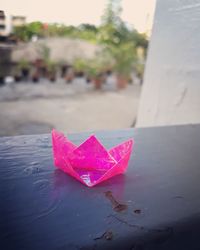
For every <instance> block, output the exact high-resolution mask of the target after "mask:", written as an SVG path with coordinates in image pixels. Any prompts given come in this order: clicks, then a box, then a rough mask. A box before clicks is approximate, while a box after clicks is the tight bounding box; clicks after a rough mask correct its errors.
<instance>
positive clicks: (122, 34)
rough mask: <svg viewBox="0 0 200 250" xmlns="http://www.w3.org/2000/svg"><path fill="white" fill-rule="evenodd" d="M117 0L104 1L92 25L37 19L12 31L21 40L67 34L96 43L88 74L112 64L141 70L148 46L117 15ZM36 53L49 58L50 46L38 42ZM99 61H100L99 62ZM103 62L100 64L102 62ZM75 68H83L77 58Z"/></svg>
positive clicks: (126, 70)
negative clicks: (139, 50) (95, 55)
mask: <svg viewBox="0 0 200 250" xmlns="http://www.w3.org/2000/svg"><path fill="white" fill-rule="evenodd" d="M120 2H121V0H108V4H107V6H106V8H105V10H104V13H103V15H102V18H101V25H100V26H99V27H96V26H95V25H91V24H87V23H84V24H81V25H79V26H78V27H75V26H72V25H71V26H66V25H64V24H57V23H54V24H48V26H46V27H45V26H44V24H42V23H41V22H32V23H29V24H26V25H23V26H20V27H16V28H15V30H14V34H15V35H16V36H17V37H18V38H19V39H20V40H22V41H29V40H30V39H31V38H32V36H33V35H37V36H38V37H56V36H57V37H70V38H77V39H83V40H87V41H90V42H92V43H97V44H100V45H101V47H103V51H102V52H101V54H100V55H98V59H97V58H94V60H90V61H87V63H88V64H89V68H88V69H87V70H88V72H90V73H89V74H91V75H97V74H98V73H97V72H99V71H101V70H102V67H103V66H104V68H105V69H106V68H114V69H115V70H116V71H117V72H118V73H120V74H123V75H128V74H130V71H131V70H132V69H133V67H134V68H135V69H136V71H138V74H139V75H141V74H143V68H144V66H143V65H144V63H143V62H144V60H145V57H146V51H147V47H148V40H147V37H146V36H145V34H140V33H138V32H137V30H135V29H134V28H131V27H129V26H127V24H126V23H125V22H124V21H123V20H122V19H121V17H120V14H121V12H122V9H121V6H120ZM140 47H141V48H142V49H143V51H144V53H143V54H142V57H143V58H141V56H140V57H139V56H138V55H137V53H136V51H137V48H140ZM38 49H39V53H40V54H41V55H42V58H43V60H44V61H45V62H48V61H49V60H50V50H49V48H48V47H46V46H45V45H40V48H38ZM102 62H103V63H102ZM102 65H103V66H102ZM74 67H75V68H76V69H77V71H84V70H85V67H86V66H85V62H83V60H82V59H77V60H75V62H74Z"/></svg>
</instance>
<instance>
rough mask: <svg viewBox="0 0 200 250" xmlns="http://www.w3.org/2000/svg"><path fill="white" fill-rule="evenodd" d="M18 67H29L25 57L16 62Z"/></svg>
mask: <svg viewBox="0 0 200 250" xmlns="http://www.w3.org/2000/svg"><path fill="white" fill-rule="evenodd" d="M18 68H19V69H29V68H30V63H29V62H28V61H27V60H26V59H24V58H23V59H21V60H20V61H19V64H18Z"/></svg>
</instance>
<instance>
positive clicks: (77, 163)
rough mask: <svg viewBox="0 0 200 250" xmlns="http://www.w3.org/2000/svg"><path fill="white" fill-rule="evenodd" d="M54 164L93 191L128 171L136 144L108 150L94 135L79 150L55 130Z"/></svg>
mask: <svg viewBox="0 0 200 250" xmlns="http://www.w3.org/2000/svg"><path fill="white" fill-rule="evenodd" d="M52 144H53V155H54V164H55V166H57V167H58V168H60V169H61V170H63V171H64V172H66V173H67V174H69V175H71V176H73V177H74V178H76V179H77V180H78V181H80V182H82V183H83V184H85V185H86V186H88V187H93V186H95V185H97V184H98V183H100V182H102V181H105V180H107V179H109V178H111V177H113V176H115V175H118V174H121V173H124V171H125V170H126V169H127V167H128V161H129V158H130V155H131V151H132V146H133V140H132V139H130V140H128V141H125V142H124V143H122V144H120V145H118V146H116V147H114V148H112V149H110V150H106V149H105V148H104V146H103V145H102V144H101V143H100V142H99V141H98V139H97V138H96V137H95V136H94V135H92V136H90V137H89V138H88V139H87V140H86V141H84V142H83V143H82V144H81V145H80V146H78V147H77V146H76V145H74V144H73V143H72V142H71V141H69V140H68V139H67V138H66V137H65V136H64V134H62V133H60V132H58V131H56V130H52Z"/></svg>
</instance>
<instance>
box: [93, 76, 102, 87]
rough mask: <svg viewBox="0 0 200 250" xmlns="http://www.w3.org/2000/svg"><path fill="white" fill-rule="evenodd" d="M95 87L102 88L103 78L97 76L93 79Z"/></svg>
mask: <svg viewBox="0 0 200 250" xmlns="http://www.w3.org/2000/svg"><path fill="white" fill-rule="evenodd" d="M93 82H94V86H95V89H101V86H102V79H101V78H95V79H93Z"/></svg>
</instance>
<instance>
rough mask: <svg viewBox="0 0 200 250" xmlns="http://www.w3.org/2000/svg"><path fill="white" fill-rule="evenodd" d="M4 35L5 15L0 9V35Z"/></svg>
mask: <svg viewBox="0 0 200 250" xmlns="http://www.w3.org/2000/svg"><path fill="white" fill-rule="evenodd" d="M5 35H6V16H5V13H4V11H3V10H0V36H5Z"/></svg>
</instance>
